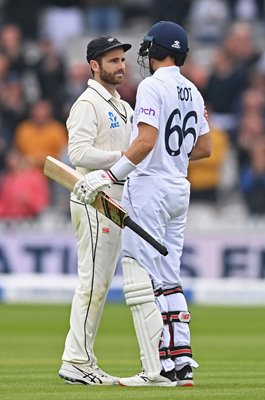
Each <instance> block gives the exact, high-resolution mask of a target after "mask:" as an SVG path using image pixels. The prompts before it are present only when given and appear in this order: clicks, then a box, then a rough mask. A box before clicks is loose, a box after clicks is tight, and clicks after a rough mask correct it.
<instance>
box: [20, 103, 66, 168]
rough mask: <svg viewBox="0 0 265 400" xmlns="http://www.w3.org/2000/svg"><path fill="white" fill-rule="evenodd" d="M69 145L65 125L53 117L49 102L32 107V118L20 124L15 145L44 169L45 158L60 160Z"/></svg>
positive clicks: (35, 104)
mask: <svg viewBox="0 0 265 400" xmlns="http://www.w3.org/2000/svg"><path fill="white" fill-rule="evenodd" d="M66 143H67V134H66V128H65V125H64V124H63V123H61V122H59V121H57V120H56V119H54V118H53V116H52V107H51V104H50V102H49V101H46V100H39V101H37V102H36V103H34V104H33V105H32V106H31V110H30V117H29V118H28V119H27V120H25V121H22V122H21V123H20V124H18V126H17V128H16V131H15V138H14V145H15V147H16V148H17V149H18V150H20V151H21V153H22V154H24V155H25V156H26V157H27V158H28V159H29V160H30V161H31V162H32V163H33V165H35V166H38V167H39V168H41V169H42V168H43V165H44V161H45V157H46V156H48V155H50V156H53V157H55V158H59V157H60V155H61V152H62V151H63V150H64V148H65V146H66Z"/></svg>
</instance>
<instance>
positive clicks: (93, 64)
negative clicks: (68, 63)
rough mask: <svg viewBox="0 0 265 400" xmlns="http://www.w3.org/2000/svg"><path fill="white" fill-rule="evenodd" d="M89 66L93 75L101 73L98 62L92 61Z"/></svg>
mask: <svg viewBox="0 0 265 400" xmlns="http://www.w3.org/2000/svg"><path fill="white" fill-rule="evenodd" d="M89 65H90V68H91V70H92V72H93V73H95V72H99V63H98V62H97V61H96V60H91V61H90V63H89Z"/></svg>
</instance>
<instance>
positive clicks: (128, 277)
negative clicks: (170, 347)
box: [121, 257, 163, 380]
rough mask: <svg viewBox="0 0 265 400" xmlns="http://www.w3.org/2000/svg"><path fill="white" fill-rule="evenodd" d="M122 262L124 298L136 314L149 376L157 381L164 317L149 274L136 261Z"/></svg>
mask: <svg viewBox="0 0 265 400" xmlns="http://www.w3.org/2000/svg"><path fill="white" fill-rule="evenodd" d="M121 263H122V270H123V279H124V295H125V299H126V304H127V305H128V306H129V307H130V309H131V312H132V316H133V322H134V327H135V332H136V336H137V339H138V344H139V347H140V353H141V361H142V365H143V368H144V371H145V373H146V375H147V377H148V378H149V379H151V380H154V379H156V378H157V377H158V376H159V374H160V359H159V351H158V347H159V342H160V339H161V334H162V330H163V320H162V316H161V314H160V311H159V310H158V308H157V305H156V303H155V297H154V292H153V286H152V282H151V279H150V277H149V275H148V273H147V271H146V270H145V269H144V268H143V267H141V266H140V265H139V264H138V262H137V261H136V260H134V259H133V258H129V257H123V259H122V261H121Z"/></svg>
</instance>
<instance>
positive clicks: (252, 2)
mask: <svg viewBox="0 0 265 400" xmlns="http://www.w3.org/2000/svg"><path fill="white" fill-rule="evenodd" d="M226 3H227V6H228V7H229V11H230V15H231V18H232V19H233V20H234V21H236V20H240V21H253V20H257V19H263V18H264V0H226Z"/></svg>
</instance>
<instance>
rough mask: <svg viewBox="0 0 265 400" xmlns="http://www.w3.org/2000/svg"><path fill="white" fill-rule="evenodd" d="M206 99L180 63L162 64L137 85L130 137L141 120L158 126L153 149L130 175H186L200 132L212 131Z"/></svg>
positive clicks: (132, 138)
mask: <svg viewBox="0 0 265 400" xmlns="http://www.w3.org/2000/svg"><path fill="white" fill-rule="evenodd" d="M204 109H205V107H204V101H203V98H202V96H201V94H200V92H199V91H198V89H197V88H196V86H195V85H194V84H193V83H192V82H191V81H189V80H188V79H186V78H185V77H184V76H183V75H181V73H180V69H179V67H175V66H172V67H162V68H159V69H158V70H157V71H156V72H155V73H154V74H153V75H152V76H150V77H148V78H146V79H144V80H143V81H142V82H141V83H140V85H139V86H138V91H137V98H136V105H135V113H134V117H133V132H132V136H131V141H133V140H134V138H136V136H137V135H138V127H137V126H138V124H139V122H145V123H147V124H149V125H151V126H153V127H155V128H157V130H158V138H157V142H156V144H155V147H154V148H153V150H152V151H151V152H150V153H149V154H148V156H147V157H146V158H145V159H144V160H143V161H142V162H140V163H139V164H138V165H137V167H136V169H135V170H134V171H133V172H132V173H131V174H130V177H133V176H139V175H160V176H164V177H168V178H171V179H172V178H174V177H180V176H182V177H186V176H187V169H188V163H189V157H190V153H191V151H192V149H193V147H194V145H195V144H196V142H197V139H198V137H199V136H200V135H204V134H205V133H207V132H209V125H208V122H207V120H206V118H205V117H204Z"/></svg>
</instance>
